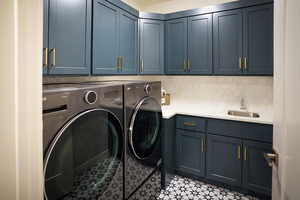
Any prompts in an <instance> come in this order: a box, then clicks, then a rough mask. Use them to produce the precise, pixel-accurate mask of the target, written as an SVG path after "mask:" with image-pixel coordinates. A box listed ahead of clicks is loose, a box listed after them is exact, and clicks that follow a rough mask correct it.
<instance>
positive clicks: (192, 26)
mask: <svg viewBox="0 0 300 200" xmlns="http://www.w3.org/2000/svg"><path fill="white" fill-rule="evenodd" d="M188 58H189V73H191V74H211V73H212V14H208V15H200V16H195V17H189V19H188Z"/></svg>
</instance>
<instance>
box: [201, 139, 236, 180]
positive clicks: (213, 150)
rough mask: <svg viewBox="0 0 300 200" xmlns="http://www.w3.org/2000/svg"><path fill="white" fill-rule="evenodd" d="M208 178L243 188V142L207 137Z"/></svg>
mask: <svg viewBox="0 0 300 200" xmlns="http://www.w3.org/2000/svg"><path fill="white" fill-rule="evenodd" d="M206 177H207V178H208V179H211V180H215V181H220V182H223V183H226V184H230V185H233V186H241V184H242V140H240V139H236V138H230V137H223V136H216V135H207V153H206Z"/></svg>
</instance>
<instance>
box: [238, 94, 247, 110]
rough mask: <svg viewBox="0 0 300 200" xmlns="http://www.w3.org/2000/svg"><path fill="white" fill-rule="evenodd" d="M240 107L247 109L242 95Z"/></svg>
mask: <svg viewBox="0 0 300 200" xmlns="http://www.w3.org/2000/svg"><path fill="white" fill-rule="evenodd" d="M240 109H241V110H247V106H246V103H245V98H244V97H242V98H241V105H240Z"/></svg>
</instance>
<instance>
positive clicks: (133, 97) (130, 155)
mask: <svg viewBox="0 0 300 200" xmlns="http://www.w3.org/2000/svg"><path fill="white" fill-rule="evenodd" d="M124 116H125V117H124V127H125V150H124V152H125V155H124V170H125V173H124V176H125V177H124V179H125V183H124V184H125V199H129V198H130V197H131V196H132V195H133V194H134V193H135V192H136V191H137V190H138V189H139V187H140V186H141V185H142V184H143V183H144V182H146V181H147V180H148V179H149V178H150V177H151V176H152V175H153V174H154V172H156V171H157V170H159V168H160V165H161V120H162V111H161V83H160V82H138V83H126V84H124Z"/></svg>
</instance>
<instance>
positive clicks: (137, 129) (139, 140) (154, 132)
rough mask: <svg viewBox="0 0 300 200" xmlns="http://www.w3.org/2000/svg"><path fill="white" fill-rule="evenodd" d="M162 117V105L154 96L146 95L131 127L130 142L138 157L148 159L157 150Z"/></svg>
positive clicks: (133, 151) (133, 117) (139, 105)
mask: <svg viewBox="0 0 300 200" xmlns="http://www.w3.org/2000/svg"><path fill="white" fill-rule="evenodd" d="M161 118H162V112H161V105H160V104H159V103H158V102H157V101H156V99H154V98H153V97H145V98H144V99H142V100H141V101H140V103H139V104H138V105H137V107H136V109H135V111H134V113H133V115H132V118H131V123H130V127H129V144H130V147H131V150H132V153H133V154H134V156H135V157H136V158H137V159H139V160H145V159H148V158H149V156H151V155H152V153H153V152H154V151H155V148H156V143H157V142H158V141H159V140H160V125H161Z"/></svg>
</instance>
